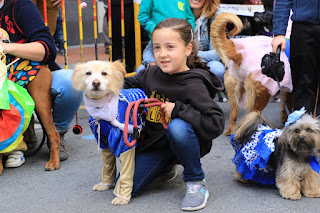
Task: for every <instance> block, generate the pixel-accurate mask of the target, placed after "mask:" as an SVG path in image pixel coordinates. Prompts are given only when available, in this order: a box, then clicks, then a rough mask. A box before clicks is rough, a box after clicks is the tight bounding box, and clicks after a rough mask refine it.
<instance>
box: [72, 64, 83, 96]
mask: <svg viewBox="0 0 320 213" xmlns="http://www.w3.org/2000/svg"><path fill="white" fill-rule="evenodd" d="M84 65H85V64H84V63H79V64H77V65H76V66H75V67H74V69H73V73H72V76H71V81H72V84H73V87H74V88H75V89H77V90H83V88H82V84H81V83H80V82H79V81H80V79H81V78H82V77H83V74H81V71H82V70H83V68H84Z"/></svg>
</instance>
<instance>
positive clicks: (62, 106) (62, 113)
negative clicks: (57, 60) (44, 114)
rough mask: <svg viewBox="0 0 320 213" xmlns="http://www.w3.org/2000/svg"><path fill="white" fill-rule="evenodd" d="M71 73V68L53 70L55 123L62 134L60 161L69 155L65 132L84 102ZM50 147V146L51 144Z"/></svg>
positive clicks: (52, 91) (53, 111)
mask: <svg viewBox="0 0 320 213" xmlns="http://www.w3.org/2000/svg"><path fill="white" fill-rule="evenodd" d="M71 75H72V70H69V69H62V70H57V71H54V72H52V84H51V98H52V114H53V121H54V124H55V126H56V128H57V130H58V132H59V134H60V147H59V150H60V161H64V160H67V159H68V157H69V154H68V150H67V145H66V141H65V140H64V134H65V133H66V132H67V131H68V129H69V126H70V124H71V122H72V119H73V117H74V115H75V114H76V112H77V111H78V108H79V106H80V104H81V102H82V94H83V92H82V91H80V90H75V89H74V88H73V86H72V82H71ZM49 144H50V143H48V145H49ZM48 147H49V148H50V146H48Z"/></svg>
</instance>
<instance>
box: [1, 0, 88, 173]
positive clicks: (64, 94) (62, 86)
mask: <svg viewBox="0 0 320 213" xmlns="http://www.w3.org/2000/svg"><path fill="white" fill-rule="evenodd" d="M10 3H11V4H10ZM6 4H8V5H9V4H10V6H8V7H7V8H6V9H5V10H4V11H3V12H2V13H1V15H0V24H1V28H3V29H4V30H6V31H7V33H8V34H9V37H10V43H6V42H4V41H0V46H2V47H3V48H4V53H6V54H7V64H8V63H10V62H11V61H13V60H14V59H15V58H17V57H19V58H20V60H19V61H17V62H16V63H15V64H13V65H11V66H10V67H9V68H8V79H10V80H12V81H14V82H16V83H17V84H19V85H20V86H23V87H25V88H26V89H27V90H28V92H29V93H30V95H31V96H32V98H33V100H34V102H35V105H36V111H37V112H38V115H39V118H40V120H41V121H42V123H43V126H44V128H45V130H46V132H47V134H48V138H49V141H50V144H51V153H50V160H49V162H47V164H46V170H54V169H59V168H60V159H59V151H58V150H59V144H61V145H63V147H65V144H63V142H64V140H63V135H64V133H65V132H66V131H67V129H68V126H69V125H70V123H71V120H72V118H73V116H74V114H75V113H76V111H77V109H78V107H79V105H80V103H81V100H82V94H81V93H80V92H77V91H75V90H73V89H72V85H71V83H70V80H69V77H70V76H71V73H72V71H71V70H59V71H55V72H52V74H51V70H58V69H60V67H59V66H58V65H57V64H56V63H55V62H54V60H55V57H56V50H55V46H54V42H53V38H52V36H51V35H50V33H49V28H48V27H46V26H45V25H44V23H43V20H42V18H41V16H40V14H39V11H38V9H37V7H36V6H35V4H33V3H32V2H31V1H30V0H0V8H2V7H6ZM3 36H4V35H3V34H0V39H2V38H4V37H3ZM51 83H52V84H51ZM51 93H52V94H53V96H52V97H51ZM51 98H53V102H52V103H53V104H52V106H51ZM51 109H53V111H51ZM59 133H60V134H59ZM60 142H61V143H60ZM61 151H64V154H65V155H64V159H67V157H68V153H67V150H66V149H62V150H61ZM60 156H62V154H61V152H60ZM61 160H63V159H61Z"/></svg>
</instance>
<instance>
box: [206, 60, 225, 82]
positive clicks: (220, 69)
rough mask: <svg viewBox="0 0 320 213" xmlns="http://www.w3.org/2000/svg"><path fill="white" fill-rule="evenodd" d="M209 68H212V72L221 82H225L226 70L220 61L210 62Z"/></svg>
mask: <svg viewBox="0 0 320 213" xmlns="http://www.w3.org/2000/svg"><path fill="white" fill-rule="evenodd" d="M207 66H208V67H209V68H210V72H212V73H213V74H215V75H216V76H217V77H218V78H219V79H220V80H221V81H223V76H224V73H225V72H226V68H225V66H224V65H223V64H222V63H221V62H220V61H210V62H208V63H207Z"/></svg>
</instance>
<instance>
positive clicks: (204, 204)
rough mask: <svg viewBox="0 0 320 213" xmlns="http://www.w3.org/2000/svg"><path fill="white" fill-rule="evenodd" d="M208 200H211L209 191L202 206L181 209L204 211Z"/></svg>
mask: <svg viewBox="0 0 320 213" xmlns="http://www.w3.org/2000/svg"><path fill="white" fill-rule="evenodd" d="M208 198H209V191H208V190H207V193H206V195H205V199H204V202H203V203H202V204H201V205H200V206H195V207H184V208H181V210H183V211H197V210H200V209H203V208H204V207H205V206H206V205H207V201H208Z"/></svg>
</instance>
